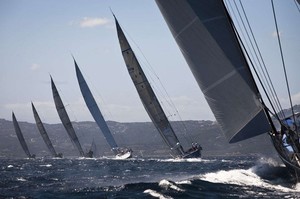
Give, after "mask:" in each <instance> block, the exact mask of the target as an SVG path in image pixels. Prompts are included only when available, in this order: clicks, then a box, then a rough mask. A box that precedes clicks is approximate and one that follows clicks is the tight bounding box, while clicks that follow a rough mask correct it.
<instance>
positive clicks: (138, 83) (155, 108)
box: [114, 16, 185, 156]
mask: <svg viewBox="0 0 300 199" xmlns="http://www.w3.org/2000/svg"><path fill="white" fill-rule="evenodd" d="M114 17H115V16H114ZM115 22H116V27H117V33H118V38H119V43H120V47H121V51H122V55H123V58H124V61H125V63H126V66H127V69H128V72H129V75H130V77H131V79H132V81H133V83H134V85H135V87H136V90H137V92H138V94H139V96H140V99H141V101H142V103H143V105H144V108H145V109H146V111H147V113H148V115H149V117H150V118H151V120H152V122H153V123H154V125H155V127H156V128H157V130H158V131H159V133H160V135H161V136H162V138H163V140H164V141H165V143H166V144H167V145H168V146H169V147H170V149H171V151H172V152H173V154H174V155H177V156H180V155H184V154H185V152H184V150H183V148H182V146H181V144H180V142H179V140H178V138H177V136H176V134H175V133H174V130H173V128H172V126H171V124H170V122H169V120H168V118H167V116H166V115H165V113H164V111H163V109H162V107H161V105H160V103H159V101H158V99H157V98H156V95H155V93H154V91H153V89H152V88H151V85H150V83H149V81H148V80H147V77H146V76H145V74H144V72H143V70H142V68H141V66H140V64H139V62H138V60H137V58H136V56H135V54H134V52H133V51H132V49H131V47H130V45H129V43H128V41H127V39H126V37H125V35H124V33H123V31H122V29H121V27H120V25H119V23H118V21H117V19H116V18H115Z"/></svg>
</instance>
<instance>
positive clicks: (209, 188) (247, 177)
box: [0, 156, 300, 199]
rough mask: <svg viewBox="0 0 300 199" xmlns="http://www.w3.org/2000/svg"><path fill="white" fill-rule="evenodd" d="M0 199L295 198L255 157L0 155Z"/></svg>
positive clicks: (282, 174)
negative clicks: (2, 157) (9, 156)
mask: <svg viewBox="0 0 300 199" xmlns="http://www.w3.org/2000/svg"><path fill="white" fill-rule="evenodd" d="M0 169H1V171H0V198H42V199H44V198H75V199H76V198H145V199H146V198H160V199H163V198H272V199H273V198H300V184H299V183H298V184H294V183H292V182H291V181H290V180H289V178H288V175H287V173H286V172H287V171H286V169H285V168H284V166H283V165H278V163H276V162H275V161H274V160H272V159H265V158H260V157H246V156H244V157H211V158H204V159H186V160H174V159H151V158H149V159H147V158H145V159H143V158H133V159H130V160H115V159H109V158H95V159H94V158H92V159H84V158H77V159H76V158H74V159H70V158H63V159H46V158H44V159H0Z"/></svg>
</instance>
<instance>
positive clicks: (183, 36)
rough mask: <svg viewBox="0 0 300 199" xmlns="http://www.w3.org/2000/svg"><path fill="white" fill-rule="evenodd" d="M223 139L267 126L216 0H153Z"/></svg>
mask: <svg viewBox="0 0 300 199" xmlns="http://www.w3.org/2000/svg"><path fill="white" fill-rule="evenodd" d="M156 3H157V5H158V7H159V9H160V11H161V13H162V14H163V16H164V18H165V20H166V22H167V24H168V26H169V28H170V30H171V32H172V34H173V37H174V38H175V40H176V42H177V44H178V46H179V47H180V50H181V52H182V54H183V55H184V57H185V59H186V61H187V63H188V65H189V67H190V69H191V71H192V73H193V75H194V77H195V79H196V80H197V83H198V85H199V87H200V88H201V90H202V92H203V94H204V96H205V98H206V100H207V102H208V104H209V106H210V108H211V110H212V111H213V113H214V115H215V118H216V120H217V121H218V123H219V124H220V126H221V128H222V130H223V132H224V134H225V135H226V137H227V138H228V139H229V142H237V141H241V140H244V139H248V138H251V137H254V136H256V135H259V134H263V133H266V132H268V131H269V130H270V125H269V123H268V119H267V118H266V115H265V111H264V107H263V105H262V104H261V102H260V96H259V93H258V92H257V89H256V85H255V82H254V81H253V77H252V74H251V72H250V70H249V66H248V63H247V62H246V59H245V56H244V54H243V52H242V50H241V47H240V44H239V42H238V39H237V37H236V34H235V32H234V30H233V28H232V26H231V24H230V20H229V18H228V15H227V11H226V8H225V6H224V4H223V1H220V0H210V1H207V0H197V1H195V0H156Z"/></svg>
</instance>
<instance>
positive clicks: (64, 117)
mask: <svg viewBox="0 0 300 199" xmlns="http://www.w3.org/2000/svg"><path fill="white" fill-rule="evenodd" d="M51 88H52V94H53V99H54V102H55V107H56V110H57V113H58V115H59V118H60V120H61V122H62V124H63V125H64V127H65V129H66V131H67V133H68V135H69V137H70V139H71V141H72V142H73V144H74V145H75V146H76V147H77V149H78V151H79V154H80V155H81V156H84V152H83V150H82V148H81V145H80V143H79V140H78V137H77V135H76V133H75V130H74V128H73V125H72V123H71V121H70V118H69V116H68V114H67V111H66V109H65V107H64V104H63V102H62V100H61V98H60V96H59V93H58V91H57V89H56V86H55V84H54V82H53V79H52V77H51Z"/></svg>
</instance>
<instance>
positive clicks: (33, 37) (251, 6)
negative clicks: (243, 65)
mask: <svg viewBox="0 0 300 199" xmlns="http://www.w3.org/2000/svg"><path fill="white" fill-rule="evenodd" d="M269 2H270V1H267V0H249V1H246V2H245V4H244V7H245V10H246V11H247V13H249V20H250V22H255V23H254V24H255V25H253V31H254V32H255V34H256V37H257V42H258V43H259V45H260V46H261V51H262V54H263V56H265V57H266V60H265V61H266V63H267V65H268V67H269V69H270V75H271V77H274V86H275V88H276V90H277V91H278V96H279V98H280V100H281V101H282V104H283V107H284V108H285V107H288V105H289V104H288V98H287V93H286V86H285V83H284V82H282V77H283V71H282V66H281V65H280V61H281V60H280V56H279V52H278V50H277V45H278V44H277V43H276V37H274V35H275V34H274V31H275V28H274V22H273V21H272V13H271V10H270V3H269ZM274 2H275V6H276V8H277V9H278V10H277V12H278V17H280V19H278V23H279V24H280V25H281V26H280V37H281V39H282V45H283V48H284V49H285V51H284V53H285V55H286V60H285V61H286V66H287V74H288V77H289V80H290V82H289V84H290V88H291V94H292V97H293V102H294V104H300V78H299V76H300V66H299V63H300V41H299V35H300V20H299V19H300V13H299V10H297V7H296V5H295V2H294V1H293V0H287V1H278V0H275V1H274ZM258 3H259V4H258ZM276 3H277V4H276ZM258 5H259V6H258ZM110 9H112V10H113V12H114V14H115V15H116V17H117V18H118V20H119V23H120V24H121V26H122V28H123V30H124V32H125V34H126V35H127V38H128V40H129V42H130V44H131V46H132V48H133V49H134V51H135V53H136V56H137V57H138V59H139V60H140V62H141V65H142V67H143V69H144V71H145V73H146V75H147V77H148V79H149V80H150V82H151V84H152V85H153V86H154V87H155V88H154V90H155V92H156V93H157V94H158V98H159V99H160V101H161V102H162V105H163V107H164V109H165V112H166V114H167V116H168V117H169V119H170V120H179V119H183V120H215V119H214V116H213V114H212V113H211V111H210V108H209V107H208V105H207V103H206V101H205V99H204V97H203V94H202V92H201V90H200V89H199V87H198V85H197V83H196V81H195V79H194V77H193V75H192V73H191V71H190V70H189V67H188V65H187V64H186V62H185V60H184V58H183V56H182V54H181V52H180V50H179V48H178V46H177V44H176V42H175V40H174V38H173V37H172V35H171V33H170V31H169V29H168V27H167V25H166V23H165V21H164V19H163V17H162V15H161V13H160V11H159V9H158V7H157V6H156V4H155V2H154V1H152V0H143V1H141V0H89V1H86V0H63V1H58V0H53V1H50V0H48V1H46V0H0V27H1V28H0V92H1V97H0V118H3V119H6V120H11V113H12V111H14V113H15V115H16V117H17V119H18V120H19V121H26V122H34V118H33V114H32V110H31V104H30V103H31V101H32V102H33V103H34V104H35V106H36V109H37V111H38V113H39V115H40V117H41V119H42V121H43V122H45V123H60V120H59V117H58V115H57V112H56V109H55V105H54V101H53V97H52V91H51V85H50V75H51V76H52V77H53V80H54V82H55V83H56V87H57V89H58V91H59V93H60V95H61V97H62V101H63V102H64V104H65V107H66V109H67V112H68V114H69V116H70V118H71V120H72V121H78V122H79V121H93V119H92V117H91V115H90V113H89V112H88V109H87V107H86V105H85V103H84V100H83V98H82V95H81V92H80V89H79V86H78V83H77V79H76V73H75V68H74V63H73V59H72V55H73V56H74V57H75V59H76V61H77V63H78V65H79V67H80V69H81V71H82V73H83V75H84V76H85V79H86V81H87V83H88V85H89V86H90V89H91V91H92V93H93V94H94V97H95V98H96V101H97V103H98V106H99V107H100V109H101V111H102V113H103V115H104V117H105V119H106V120H114V121H118V122H143V121H150V118H149V116H148V115H147V113H146V111H145V109H144V108H143V105H142V103H141V101H140V99H139V96H138V94H137V92H136V89H135V87H134V85H133V83H132V81H131V79H130V76H129V74H128V72H127V69H126V66H125V64H124V61H123V57H122V55H121V51H120V47H119V43H118V38H117V33H116V29H115V24H114V21H113V16H112V14H111V11H110ZM153 71H155V72H153ZM164 90H166V91H167V93H165V92H164ZM166 99H171V102H172V103H173V104H175V106H176V109H174V108H170V106H168V104H169V103H170V102H168V101H166ZM178 113H179V114H180V117H179V115H178Z"/></svg>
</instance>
